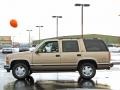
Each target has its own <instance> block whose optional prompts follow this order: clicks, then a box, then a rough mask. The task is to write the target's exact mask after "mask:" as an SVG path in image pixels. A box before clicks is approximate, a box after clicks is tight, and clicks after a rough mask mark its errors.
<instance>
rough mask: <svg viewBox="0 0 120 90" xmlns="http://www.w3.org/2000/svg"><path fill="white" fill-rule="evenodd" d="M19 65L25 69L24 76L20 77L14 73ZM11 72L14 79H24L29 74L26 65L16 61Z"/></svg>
mask: <svg viewBox="0 0 120 90" xmlns="http://www.w3.org/2000/svg"><path fill="white" fill-rule="evenodd" d="M19 66H22V67H24V68H25V70H26V73H25V74H24V76H22V77H19V76H17V75H16V74H15V70H16V68H17V67H19ZM12 74H13V76H14V77H15V78H16V79H25V78H26V77H27V76H28V75H29V69H28V67H27V65H25V64H23V63H17V64H15V65H14V66H13V68H12Z"/></svg>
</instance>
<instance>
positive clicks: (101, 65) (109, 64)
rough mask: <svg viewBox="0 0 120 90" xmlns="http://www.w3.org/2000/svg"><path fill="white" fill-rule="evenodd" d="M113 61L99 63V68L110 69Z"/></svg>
mask: <svg viewBox="0 0 120 90" xmlns="http://www.w3.org/2000/svg"><path fill="white" fill-rule="evenodd" d="M113 65H114V64H113V63H108V64H98V65H97V69H110V68H111V67H113Z"/></svg>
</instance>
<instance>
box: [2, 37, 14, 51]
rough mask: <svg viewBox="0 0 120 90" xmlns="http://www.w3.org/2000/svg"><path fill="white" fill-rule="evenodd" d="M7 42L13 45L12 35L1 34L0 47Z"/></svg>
mask: <svg viewBox="0 0 120 90" xmlns="http://www.w3.org/2000/svg"><path fill="white" fill-rule="evenodd" d="M6 44H10V45H12V40H11V36H0V49H1V48H2V47H3V45H6Z"/></svg>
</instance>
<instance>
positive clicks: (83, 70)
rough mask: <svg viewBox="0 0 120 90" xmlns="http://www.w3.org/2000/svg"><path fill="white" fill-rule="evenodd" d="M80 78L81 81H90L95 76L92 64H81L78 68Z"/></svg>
mask: <svg viewBox="0 0 120 90" xmlns="http://www.w3.org/2000/svg"><path fill="white" fill-rule="evenodd" d="M79 73H80V77H81V78H83V79H91V78H93V77H94V76H95V74H96V68H95V66H94V65H93V64H92V63H83V64H81V66H79Z"/></svg>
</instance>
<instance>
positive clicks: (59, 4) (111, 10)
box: [0, 0, 120, 42]
mask: <svg viewBox="0 0 120 90" xmlns="http://www.w3.org/2000/svg"><path fill="white" fill-rule="evenodd" d="M76 3H87V4H90V7H84V34H104V35H113V36H120V16H118V15H119V14H120V0H0V36H6V35H7V36H9V35H10V36H15V37H14V40H15V41H19V42H25V41H28V32H27V31H26V30H32V32H31V40H36V39H39V36H38V31H39V29H38V28H37V27H35V26H36V25H43V26H44V27H43V28H41V38H42V39H43V38H49V37H55V36H56V19H55V18H52V16H54V15H61V16H62V17H63V18H60V19H59V36H66V35H79V34H81V7H75V6H74V4H76ZM11 19H16V20H17V21H18V27H17V28H13V27H11V26H10V24H9V21H10V20H11Z"/></svg>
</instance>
